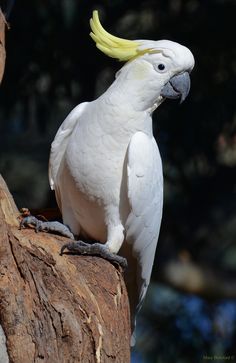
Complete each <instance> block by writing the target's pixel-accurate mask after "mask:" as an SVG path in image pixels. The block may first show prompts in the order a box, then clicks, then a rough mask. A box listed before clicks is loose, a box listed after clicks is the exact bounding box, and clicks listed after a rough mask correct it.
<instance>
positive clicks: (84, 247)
mask: <svg viewBox="0 0 236 363" xmlns="http://www.w3.org/2000/svg"><path fill="white" fill-rule="evenodd" d="M65 249H67V250H68V251H69V252H72V253H79V254H81V255H90V256H91V255H92V256H93V255H95V256H101V257H102V258H104V259H105V260H108V261H110V262H112V263H118V264H119V265H120V266H121V267H123V268H126V267H127V261H126V259H125V258H124V257H121V256H119V255H117V254H115V253H112V252H110V250H109V248H108V246H107V245H104V244H102V243H93V244H90V243H86V242H83V241H75V242H70V243H67V244H65V245H64V246H62V248H61V255H62V254H63V253H64V251H65Z"/></svg>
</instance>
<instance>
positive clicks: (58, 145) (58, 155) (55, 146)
mask: <svg viewBox="0 0 236 363" xmlns="http://www.w3.org/2000/svg"><path fill="white" fill-rule="evenodd" d="M87 104H88V102H83V103H80V104H79V105H78V106H76V107H75V108H74V109H73V110H72V111H71V112H70V113H69V115H68V116H67V117H66V119H65V121H64V122H63V123H62V124H61V126H60V128H59V129H58V131H57V133H56V136H55V138H54V140H53V142H52V145H51V152H50V158H49V168H48V169H49V170H48V174H49V183H50V186H51V189H52V190H54V189H55V182H56V178H57V173H58V170H59V167H60V164H61V161H62V159H63V157H64V154H65V151H66V147H67V145H68V141H69V138H70V135H71V134H72V132H73V130H74V128H75V126H76V124H77V123H78V122H79V118H80V116H81V114H82V113H83V111H84V109H85V107H86V105H87Z"/></svg>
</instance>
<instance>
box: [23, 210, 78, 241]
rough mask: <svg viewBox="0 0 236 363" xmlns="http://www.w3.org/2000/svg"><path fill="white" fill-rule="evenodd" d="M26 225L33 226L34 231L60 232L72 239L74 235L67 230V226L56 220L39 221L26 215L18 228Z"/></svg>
mask: <svg viewBox="0 0 236 363" xmlns="http://www.w3.org/2000/svg"><path fill="white" fill-rule="evenodd" d="M28 226H33V228H34V229H35V232H40V231H43V232H52V233H58V234H61V235H62V236H65V237H68V238H70V239H74V235H73V233H71V231H70V230H69V228H68V227H67V226H65V225H64V224H62V223H60V222H57V221H53V222H44V221H40V220H39V219H37V218H36V217H34V216H31V215H29V216H27V217H24V218H23V219H22V220H21V222H20V229H22V228H24V227H28Z"/></svg>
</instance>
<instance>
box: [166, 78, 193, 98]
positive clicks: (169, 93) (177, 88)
mask: <svg viewBox="0 0 236 363" xmlns="http://www.w3.org/2000/svg"><path fill="white" fill-rule="evenodd" d="M190 84H191V83H190V77H189V73H188V72H184V73H181V74H178V75H177V76H174V77H172V78H171V79H170V80H169V82H168V83H166V84H165V85H164V87H163V88H162V90H161V96H162V97H165V98H171V99H176V98H180V103H182V102H183V101H184V100H185V98H186V97H187V96H188V93H189V90H190Z"/></svg>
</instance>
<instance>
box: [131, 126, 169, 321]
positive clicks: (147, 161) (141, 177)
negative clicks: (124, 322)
mask: <svg viewBox="0 0 236 363" xmlns="http://www.w3.org/2000/svg"><path fill="white" fill-rule="evenodd" d="M127 176H128V181H127V184H128V199H129V203H130V207H131V212H130V214H129V216H128V218H127V221H126V226H125V229H126V241H127V244H128V245H129V246H130V245H132V256H131V257H130V264H131V266H132V269H133V270H135V271H136V281H131V280H130V281H129V277H128V278H127V283H128V284H129V285H130V286H129V287H128V290H130V291H131V292H130V295H131V296H130V300H131V315H133V324H135V318H134V316H135V315H136V313H137V312H138V311H139V309H140V307H141V305H142V301H143V299H144V297H145V294H146V290H147V287H148V284H149V281H150V276H151V272H152V266H153V261H154V256H155V250H156V245H157V240H158V236H159V230H160V224H161V218H162V205H163V175H162V163H161V157H160V153H159V150H158V147H157V144H156V141H155V139H154V138H153V137H150V136H149V135H146V134H145V133H143V132H137V133H136V134H135V135H134V136H133V137H132V139H131V141H130V144H129V148H128V158H127ZM130 272H131V271H127V273H128V274H129V273H130Z"/></svg>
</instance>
